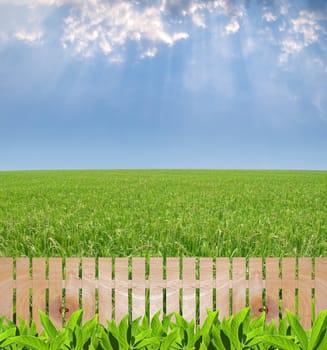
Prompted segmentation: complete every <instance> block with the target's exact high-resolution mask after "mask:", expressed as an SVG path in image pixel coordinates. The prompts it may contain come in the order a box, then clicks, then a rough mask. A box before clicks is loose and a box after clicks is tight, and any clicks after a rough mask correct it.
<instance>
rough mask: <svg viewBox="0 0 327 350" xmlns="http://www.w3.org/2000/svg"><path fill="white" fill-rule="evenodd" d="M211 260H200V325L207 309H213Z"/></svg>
mask: <svg viewBox="0 0 327 350" xmlns="http://www.w3.org/2000/svg"><path fill="white" fill-rule="evenodd" d="M212 280H213V260H212V258H200V283H201V288H200V305H199V307H200V310H199V315H200V324H203V322H204V320H205V319H206V317H207V309H210V310H212V309H213V305H212V302H213V287H212V284H213V281H212Z"/></svg>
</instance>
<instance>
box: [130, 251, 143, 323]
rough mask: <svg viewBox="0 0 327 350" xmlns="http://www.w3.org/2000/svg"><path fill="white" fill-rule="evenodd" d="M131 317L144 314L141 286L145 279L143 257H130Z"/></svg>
mask: <svg viewBox="0 0 327 350" xmlns="http://www.w3.org/2000/svg"><path fill="white" fill-rule="evenodd" d="M132 277H133V284H134V283H135V286H133V290H132V317H133V319H135V318H138V317H141V316H143V315H144V314H145V288H144V286H142V284H144V281H145V259H144V258H133V259H132Z"/></svg>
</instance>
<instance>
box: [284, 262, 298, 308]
mask: <svg viewBox="0 0 327 350" xmlns="http://www.w3.org/2000/svg"><path fill="white" fill-rule="evenodd" d="M295 267H296V259H295V258H283V259H282V290H283V292H282V294H283V297H282V299H283V300H282V312H283V314H285V310H286V309H287V310H289V311H291V312H293V313H295V312H296V310H295V289H296V285H297V283H296V282H295V273H296V270H295Z"/></svg>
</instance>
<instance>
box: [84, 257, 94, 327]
mask: <svg viewBox="0 0 327 350" xmlns="http://www.w3.org/2000/svg"><path fill="white" fill-rule="evenodd" d="M94 282H95V259H93V258H83V259H82V308H83V310H84V312H83V321H84V322H85V321H87V320H90V319H91V318H92V317H94V315H95V288H94Z"/></svg>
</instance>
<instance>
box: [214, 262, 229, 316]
mask: <svg viewBox="0 0 327 350" xmlns="http://www.w3.org/2000/svg"><path fill="white" fill-rule="evenodd" d="M229 265H230V264H229V258H219V259H217V260H216V309H217V310H219V318H220V319H223V318H224V317H228V316H229V304H230V303H229V288H230V286H229V282H230V280H229Z"/></svg>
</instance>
